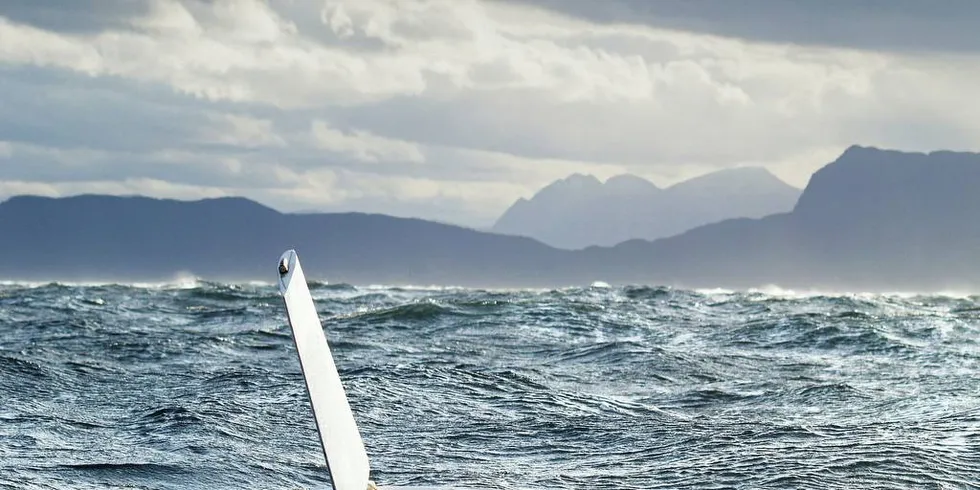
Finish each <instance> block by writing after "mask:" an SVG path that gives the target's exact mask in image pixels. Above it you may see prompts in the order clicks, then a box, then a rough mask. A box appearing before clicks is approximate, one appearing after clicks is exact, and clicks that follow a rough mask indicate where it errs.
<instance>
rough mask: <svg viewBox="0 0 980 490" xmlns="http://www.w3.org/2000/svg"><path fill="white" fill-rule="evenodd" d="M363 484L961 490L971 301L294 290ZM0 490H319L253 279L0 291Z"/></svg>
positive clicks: (974, 370) (281, 327) (263, 289)
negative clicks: (333, 375) (309, 312)
mask: <svg viewBox="0 0 980 490" xmlns="http://www.w3.org/2000/svg"><path fill="white" fill-rule="evenodd" d="M311 291H312V293H313V296H314V298H315V300H316V304H317V307H318V310H319V313H320V317H321V320H322V322H323V325H324V328H325V331H326V334H327V338H328V341H329V342H330V344H331V347H332V349H333V352H334V357H335V360H336V362H337V365H338V368H339V371H340V374H341V376H342V378H343V379H344V383H345V386H346V388H347V391H348V395H349V397H350V402H351V405H352V408H353V411H354V414H355V417H356V418H357V420H358V423H359V426H360V428H361V432H362V435H363V437H364V440H365V445H366V447H367V450H368V453H369V455H370V458H371V462H372V466H373V475H372V477H373V479H374V480H375V481H376V482H378V484H379V485H381V486H417V485H431V486H437V487H445V488H449V487H453V488H494V489H497V488H500V489H504V488H506V489H518V488H522V489H523V488H527V489H564V488H568V489H653V488H712V489H721V488H774V489H775V488H780V489H782V488H806V489H821V490H826V489H840V488H854V489H895V488H915V489H923V488H924V489H965V488H980V297H977V296H968V295H955V294H945V295H911V294H907V295H900V294H894V295H870V294H833V293H820V292H804V293H801V292H791V291H781V290H775V289H773V290H763V291H743V292H737V291H721V290H718V291H686V290H679V289H671V288H665V287H644V286H636V287H607V286H604V285H596V286H594V287H583V288H569V289H555V290H499V291H498V290H475V289H456V288H427V287H417V288H396V287H380V286H379V287H354V286H350V285H344V284H340V285H334V284H322V283H311ZM0 488H3V489H8V488H9V489H50V488H58V489H63V488H73V489H89V488H99V489H106V488H109V489H123V488H125V489H176V488H181V489H183V488H208V489H216V488H219V489H221V488H229V489H243V488H260V489H273V488H330V485H329V474H328V472H327V470H326V468H325V465H324V461H323V455H322V452H321V450H320V447H319V440H318V438H317V435H316V432H315V427H314V424H313V418H312V414H311V412H310V407H309V403H308V399H307V396H306V392H305V390H304V382H303V378H302V376H301V373H300V368H299V363H298V359H297V357H296V352H295V348H294V346H293V344H292V338H291V336H290V330H289V327H288V324H287V323H286V317H285V311H284V307H283V304H282V300H281V298H280V297H279V295H278V292H277V290H276V288H275V286H273V285H272V284H271V283H270V284H221V283H211V282H206V281H197V280H189V281H186V282H183V283H175V284H145V285H108V284H88V285H85V284H75V285H71V284H57V283H52V284H18V283H3V284H2V285H0Z"/></svg>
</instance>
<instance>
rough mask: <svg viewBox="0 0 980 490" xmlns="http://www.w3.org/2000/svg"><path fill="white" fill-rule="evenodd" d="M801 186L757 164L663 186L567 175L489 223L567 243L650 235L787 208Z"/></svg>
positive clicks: (514, 232)
mask: <svg viewBox="0 0 980 490" xmlns="http://www.w3.org/2000/svg"><path fill="white" fill-rule="evenodd" d="M800 193H801V191H800V189H797V188H795V187H792V186H790V185H789V184H786V183H785V182H783V181H781V180H779V179H778V178H777V177H776V176H774V175H772V174H771V173H770V172H769V171H768V170H766V169H764V168H761V167H743V168H734V169H727V170H720V171H717V172H713V173H710V174H707V175H703V176H700V177H695V178H693V179H690V180H687V181H684V182H680V183H678V184H675V185H672V186H670V187H667V188H665V189H661V188H658V187H657V186H656V185H654V184H653V183H652V182H650V181H648V180H646V179H643V178H641V177H637V176H635V175H630V174H623V175H618V176H615V177H612V178H610V179H608V180H606V182H605V183H603V182H601V181H599V179H597V178H595V177H594V176H591V175H582V174H573V175H571V176H569V177H566V178H564V179H559V180H557V181H555V182H552V183H551V184H549V185H547V186H545V187H544V188H542V189H541V190H540V191H538V192H537V193H536V194H535V195H534V196H533V197H532V198H531V199H524V198H520V199H518V200H517V201H516V202H515V203H514V204H513V205H512V206H511V207H510V208H508V209H507V210H506V211H505V212H504V214H503V215H501V217H500V218H499V219H498V220H497V222H496V223H495V224H494V225H493V227H492V228H491V231H494V232H497V233H504V234H509V235H518V236H527V237H531V238H535V239H537V240H540V241H542V242H543V243H546V244H548V245H551V246H553V247H558V248H565V249H581V248H585V247H588V246H593V245H599V246H611V245H615V244H617V243H621V242H624V241H627V240H630V239H634V238H640V239H645V240H655V239H657V238H663V237H668V236H671V235H676V234H678V233H682V232H684V231H687V230H690V229H692V228H695V227H697V226H701V225H705V224H708V223H713V222H717V221H721V220H724V219H729V218H742V217H747V218H760V217H763V216H766V215H769V214H774V213H780V212H786V211H789V210H791V209H792V208H793V206H794V205H795V204H796V200H797V199H798V198H799V195H800Z"/></svg>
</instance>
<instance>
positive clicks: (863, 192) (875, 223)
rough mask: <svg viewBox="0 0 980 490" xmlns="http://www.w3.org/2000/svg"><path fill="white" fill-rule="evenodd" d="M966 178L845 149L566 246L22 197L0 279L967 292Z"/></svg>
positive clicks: (6, 221) (99, 200) (975, 269)
mask: <svg viewBox="0 0 980 490" xmlns="http://www.w3.org/2000/svg"><path fill="white" fill-rule="evenodd" d="M582 182H584V181H582ZM571 184H572V185H575V182H571ZM977 189H980V154H976V153H965V152H946V151H941V152H933V153H928V154H925V153H907V152H898V151H891V150H879V149H875V148H866V147H858V146H854V147H851V148H849V149H847V151H845V152H844V153H843V154H842V155H841V156H840V157H839V158H838V159H836V160H835V161H834V162H831V163H830V164H828V165H826V166H825V167H823V168H822V169H820V170H819V171H818V172H816V173H815V174H814V175H813V177H812V178H811V180H810V182H809V184H808V185H807V187H806V189H804V191H803V194H802V195H801V196H800V198H799V201H798V203H797V204H796V206H795V207H794V208H793V209H792V210H790V211H787V212H784V213H777V214H772V215H768V216H765V217H763V218H758V219H752V218H738V219H728V220H724V221H720V222H718V223H714V224H708V225H703V226H700V227H697V228H694V229H692V230H689V231H686V232H684V233H681V234H678V235H675V236H672V237H668V238H663V239H658V240H655V241H652V242H651V241H646V240H638V239H637V240H628V241H626V242H623V243H620V244H618V245H616V246H613V247H590V248H587V249H583V250H577V251H569V250H560V249H556V248H553V247H549V246H547V245H545V244H543V243H541V242H538V241H536V240H533V239H530V238H523V237H515V236H508V235H502V234H496V233H486V232H480V231H475V230H471V229H466V228H461V227H458V226H452V225H443V224H436V223H432V222H429V221H424V220H418V219H405V218H393V217H390V216H384V215H372V214H363V213H338V214H284V213H280V212H278V211H275V210H273V209H270V208H268V207H265V206H262V205H260V204H258V203H255V202H253V201H249V200H247V199H242V198H225V199H206V200H200V201H193V202H184V201H174V200H160V199H150V198H145V197H111V196H77V197H69V198H60V199H52V198H42V197H29V196H23V197H15V198H11V199H9V200H7V201H5V202H2V203H0V237H2V239H0V280H79V281H83V280H88V281H164V280H171V279H173V278H174V276H175V275H177V274H178V273H181V272H184V273H190V274H194V275H197V276H200V277H204V278H207V279H213V280H233V281H237V280H265V281H270V282H271V281H274V280H275V277H274V276H275V273H274V264H275V261H276V259H277V258H278V257H279V254H280V253H281V252H282V251H283V250H286V249H290V248H295V249H296V250H297V251H298V252H299V253H300V256H301V257H302V259H303V263H304V269H305V270H306V271H307V274H308V276H310V278H311V279H325V280H329V281H332V282H348V283H352V284H391V285H399V284H417V285H429V284H441V285H458V286H470V287H562V286H575V285H577V286H587V285H588V284H591V283H592V282H594V281H605V282H607V283H610V284H650V285H667V286H678V287H694V288H700V287H707V288H736V289H742V288H749V287H760V286H766V285H775V286H779V287H784V288H802V289H814V290H836V291H922V292H926V291H942V290H956V291H980V260H978V258H977V255H978V253H980V222H978V220H977V219H976V216H978V215H980V193H978V192H976V190H977Z"/></svg>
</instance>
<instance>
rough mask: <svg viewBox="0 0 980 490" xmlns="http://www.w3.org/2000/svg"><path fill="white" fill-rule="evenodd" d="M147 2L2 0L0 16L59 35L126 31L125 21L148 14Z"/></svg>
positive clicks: (117, 0)
mask: <svg viewBox="0 0 980 490" xmlns="http://www.w3.org/2000/svg"><path fill="white" fill-rule="evenodd" d="M150 3H151V2H150V0H43V1H38V0H4V2H3V7H2V8H0V15H2V16H4V17H6V18H8V19H10V20H13V21H15V22H20V23H24V24H30V25H33V26H36V27H40V28H42V29H51V30H54V31H59V32H68V33H79V34H91V33H95V32H99V31H101V30H103V29H106V28H110V27H112V28H126V27H128V26H129V23H128V21H129V19H131V18H132V17H134V16H137V15H142V14H145V13H147V12H148V11H149V5H150Z"/></svg>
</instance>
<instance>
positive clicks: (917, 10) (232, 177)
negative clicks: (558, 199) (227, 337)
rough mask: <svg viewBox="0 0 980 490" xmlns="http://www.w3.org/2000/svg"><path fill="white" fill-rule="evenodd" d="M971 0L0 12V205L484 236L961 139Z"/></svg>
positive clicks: (101, 5)
mask: <svg viewBox="0 0 980 490" xmlns="http://www.w3.org/2000/svg"><path fill="white" fill-rule="evenodd" d="M978 21H980V2H976V1H974V0H936V1H929V2H924V1H920V0H859V1H858V0H855V1H852V0H820V1H816V0H815V1H811V2H802V1H799V2H788V1H785V0H723V1H722V0H717V1H707V0H686V1H683V2H682V1H672V0H663V1H659V0H605V1H601V2H597V1H593V0H485V1H476V0H427V1H423V0H269V1H267V2H263V1H260V0H213V1H205V0H48V1H44V2H37V1H36V0H5V1H4V2H3V5H2V6H0V199H5V198H7V197H9V196H12V195H19V194H41V195H50V196H64V195H72V194H78V193H107V194H142V195H148V196H154V197H169V198H179V199H196V198H202V197H219V196H245V197H248V198H252V199H255V200H257V201H259V202H262V203H264V204H266V205H269V206H272V207H274V208H276V209H279V210H282V211H287V212H289V211H310V210H317V211H351V210H356V211H366V212H380V213H387V214H393V215H398V216H415V217H423V218H427V219H435V220H440V221H447V222H452V223H459V224H464V225H467V226H476V227H483V226H488V225H490V224H491V223H492V222H493V221H494V219H496V218H497V217H498V216H499V215H500V214H501V213H502V212H503V211H504V210H505V209H506V208H507V206H509V205H510V204H511V203H512V202H513V201H514V200H516V199H517V198H519V197H529V196H531V195H532V194H533V193H534V192H535V191H536V190H537V189H539V188H541V187H542V186H544V185H546V184H548V183H549V182H551V181H553V180H555V179H558V178H562V177H565V176H567V175H569V174H571V173H588V174H593V175H595V176H597V177H599V178H601V179H605V178H608V177H611V176H613V175H617V174H621V173H633V174H636V175H640V176H642V177H646V178H648V179H650V180H651V181H653V182H655V183H657V184H658V185H668V184H670V183H673V182H677V181H679V180H683V179H685V178H690V177H693V176H696V175H700V174H703V173H706V172H710V171H713V170H719V169H723V168H728V167H735V166H746V165H752V166H764V167H766V168H768V169H769V170H770V171H772V172H773V173H774V174H776V175H777V176H779V177H780V178H782V179H783V180H785V181H786V182H788V183H790V184H792V185H794V186H797V187H800V188H802V187H804V186H805V185H806V183H807V180H808V178H809V176H810V175H811V173H812V172H814V171H815V170H817V169H818V168H820V167H821V166H823V165H826V164H827V163H829V162H831V161H833V160H834V159H835V158H836V157H837V156H838V155H840V153H841V152H843V150H844V149H845V148H846V147H848V146H850V145H852V144H860V145H866V146H878V147H883V148H893V149H901V150H910V151H930V150H936V149H951V150H961V151H977V150H978V149H980V117H978V114H980V98H978V97H976V96H975V95H976V87H978V86H980V36H976V35H975V26H976V25H977V23H978Z"/></svg>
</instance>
